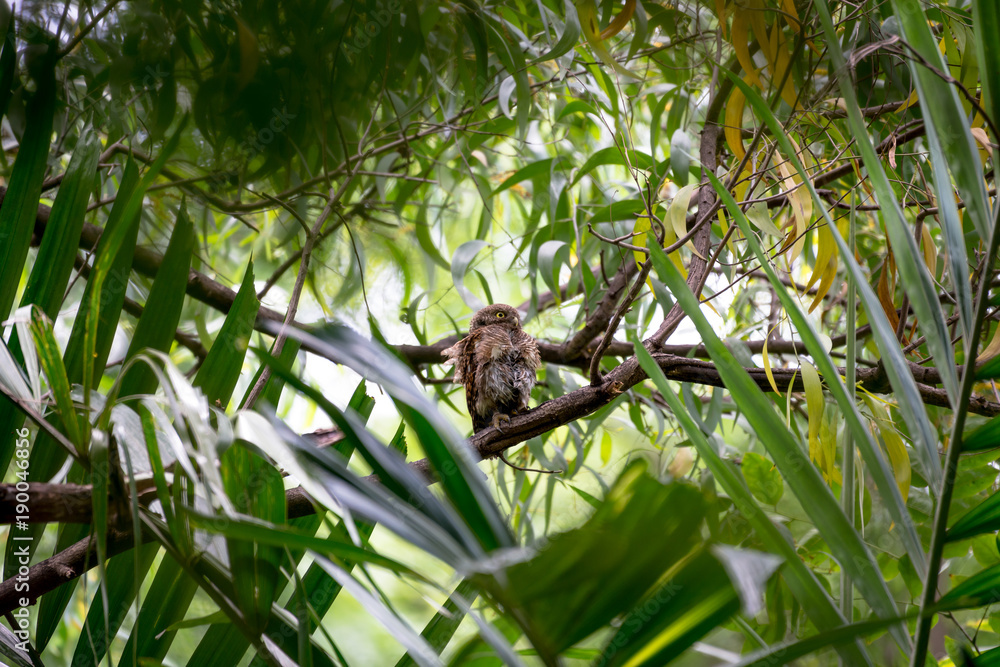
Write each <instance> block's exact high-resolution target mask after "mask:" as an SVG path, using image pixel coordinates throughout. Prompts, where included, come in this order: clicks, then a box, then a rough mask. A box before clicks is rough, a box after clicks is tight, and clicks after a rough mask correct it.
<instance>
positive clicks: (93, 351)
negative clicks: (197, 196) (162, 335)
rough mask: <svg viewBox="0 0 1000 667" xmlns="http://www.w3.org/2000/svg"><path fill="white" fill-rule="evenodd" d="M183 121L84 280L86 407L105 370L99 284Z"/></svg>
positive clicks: (176, 139) (174, 145)
mask: <svg viewBox="0 0 1000 667" xmlns="http://www.w3.org/2000/svg"><path fill="white" fill-rule="evenodd" d="M185 123H186V117H185V119H183V120H181V123H180V126H179V127H178V128H177V130H176V131H175V132H174V134H173V136H172V137H170V139H169V140H168V141H167V142H166V143H165V144H164V146H163V148H162V149H160V154H159V155H158V156H157V157H156V160H155V161H154V162H153V164H152V165H151V166H150V167H149V171H147V172H146V173H145V174H144V175H143V177H142V180H141V181H139V185H138V186H137V187H136V189H135V191H133V192H132V193H131V194H130V195H129V198H128V202H127V203H126V205H125V208H124V210H123V211H122V220H123V221H124V222H125V224H123V225H117V226H116V227H114V229H108V230H107V232H106V233H105V234H102V235H101V242H102V243H104V242H105V240H106V241H107V246H106V252H105V253H103V254H101V253H98V256H97V259H96V260H95V261H94V268H93V269H92V270H91V272H90V278H89V280H88V281H87V282H88V286H90V285H93V290H91V291H90V300H89V301H88V302H86V304H87V306H88V307H87V310H86V312H85V313H84V315H85V327H84V334H83V400H84V403H86V404H87V405H88V406H89V405H90V388H91V386H93V384H94V382H95V378H96V377H99V376H100V375H101V374H102V373H103V372H104V369H103V367H102V366H100V365H97V364H95V360H96V359H97V357H98V341H99V337H100V324H101V308H102V307H104V306H105V305H106V304H105V303H104V300H103V298H102V295H101V287H102V286H103V284H104V281H105V280H107V278H108V276H109V275H110V274H111V269H112V267H113V266H114V265H115V264H116V263H117V262H116V255H117V254H118V251H119V249H121V248H123V247H125V246H126V245H127V241H126V240H127V239H128V240H131V238H132V234H130V231H131V228H132V227H133V224H134V223H132V221H135V223H138V220H139V211H140V210H141V208H142V201H143V198H144V197H145V195H146V190H148V189H149V186H151V185H152V184H153V181H155V180H156V178H157V176H159V174H160V171H161V170H162V169H163V167H164V165H165V164H166V163H167V160H168V159H169V158H170V155H171V154H172V153H173V152H174V150H175V149H176V148H177V145H178V143H180V139H181V133H182V132H183V130H184V125H185ZM105 237H106V239H105ZM116 277H117V276H116ZM123 287H124V286H123ZM123 291H124V289H123ZM123 297H124V295H123ZM114 317H115V319H117V317H118V313H117V312H115V313H114Z"/></svg>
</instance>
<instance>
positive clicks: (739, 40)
mask: <svg viewBox="0 0 1000 667" xmlns="http://www.w3.org/2000/svg"><path fill="white" fill-rule="evenodd" d="M752 13H753V12H748V11H746V10H745V9H741V8H740V6H739V5H738V4H737V5H734V6H733V29H732V31H731V32H730V40H729V43H730V44H732V45H733V50H734V51H735V52H736V60H738V61H739V63H740V67H742V68H743V71H744V73H745V74H746V76H745V77H744V80H745V81H747V83H750V84H752V85H754V86H757V88H758V89H759V90H763V89H764V86H763V84H761V82H760V79H759V78H758V77H757V68H756V67H754V64H753V58H751V57H750V16H749V15H750V14H752Z"/></svg>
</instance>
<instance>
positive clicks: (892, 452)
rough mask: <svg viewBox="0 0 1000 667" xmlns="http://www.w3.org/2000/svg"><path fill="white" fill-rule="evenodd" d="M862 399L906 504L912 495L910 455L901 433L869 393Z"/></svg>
mask: <svg viewBox="0 0 1000 667" xmlns="http://www.w3.org/2000/svg"><path fill="white" fill-rule="evenodd" d="M862 398H864V400H865V403H866V404H867V405H868V409H869V410H871V413H872V416H873V417H874V418H875V423H874V424H873V425H872V433H874V434H875V436H876V439H877V438H878V437H881V439H882V442H883V443H884V444H885V452H886V454H888V456H889V465H890V466H892V474H893V477H895V479H896V485H897V486H899V492H900V494H901V495H902V496H903V501H904V502H905V501H906V499H907V497H909V495H910V455H909V454H908V453H907V451H906V446H905V445H904V444H903V439H902V438H901V437H900V436H899V431H898V430H896V426H895V424H893V423H892V418H891V417H890V416H889V410H888V408H884V407H882V406H881V405H879V404H878V403H877V402H875V400H873V399H872V398H871V397H870V396H869V395H868V394H867V393H865V394H862Z"/></svg>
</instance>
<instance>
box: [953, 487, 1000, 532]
mask: <svg viewBox="0 0 1000 667" xmlns="http://www.w3.org/2000/svg"><path fill="white" fill-rule="evenodd" d="M998 529H1000V493H994V494H992V495H990V496H989V497H988V498H986V500H984V501H983V502H981V503H979V504H978V505H976V506H975V507H973V508H972V509H971V510H969V511H968V512H967V513H966V514H965V515H964V516H962V518H960V519H959V520H958V521H956V522H955V523H954V524H953V525H952V527H951V528H949V529H948V534H947V537H948V541H949V542H955V541H957V540H963V539H965V538H967V537H972V536H974V535H979V534H982V533H990V532H993V531H996V530H998Z"/></svg>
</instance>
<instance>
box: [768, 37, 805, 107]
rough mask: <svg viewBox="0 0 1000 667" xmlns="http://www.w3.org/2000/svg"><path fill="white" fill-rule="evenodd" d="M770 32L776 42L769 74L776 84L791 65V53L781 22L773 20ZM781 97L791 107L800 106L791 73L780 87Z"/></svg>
mask: <svg viewBox="0 0 1000 667" xmlns="http://www.w3.org/2000/svg"><path fill="white" fill-rule="evenodd" d="M771 34H772V35H776V36H777V44H776V45H775V65H774V68H773V69H772V70H771V74H772V77H773V83H774V85H778V84H779V83H781V80H782V79H783V78H784V77H785V71H786V70H787V69H788V68H789V67H791V64H792V54H791V52H790V51H789V50H788V49H789V45H788V44H787V43H786V41H785V35H784V33H783V32H782V30H781V24H780V23H778V22H777V21H775V22H774V28H773V29H772V30H771ZM781 99H783V100H785V103H786V104H787V105H788V106H790V107H791V108H792V109H798V108H801V105H800V104H799V103H798V100H797V96H796V94H795V78H794V77H793V76H791V75H789V76H788V78H787V79H785V85H784V86H783V87H782V89H781Z"/></svg>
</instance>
